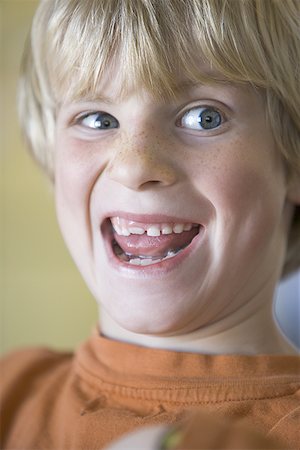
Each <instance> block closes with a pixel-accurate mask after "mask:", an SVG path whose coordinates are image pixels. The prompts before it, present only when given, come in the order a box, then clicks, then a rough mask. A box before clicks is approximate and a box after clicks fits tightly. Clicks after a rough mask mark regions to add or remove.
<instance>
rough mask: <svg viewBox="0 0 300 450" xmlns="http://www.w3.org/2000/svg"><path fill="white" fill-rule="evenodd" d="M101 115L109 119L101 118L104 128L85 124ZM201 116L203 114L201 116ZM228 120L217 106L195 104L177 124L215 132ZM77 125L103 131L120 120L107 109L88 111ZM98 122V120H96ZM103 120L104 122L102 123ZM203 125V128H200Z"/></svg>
mask: <svg viewBox="0 0 300 450" xmlns="http://www.w3.org/2000/svg"><path fill="white" fill-rule="evenodd" d="M197 110H198V111H200V112H199V113H198V114H195V112H196V111H197ZM207 111H210V112H209V113H208V114H206V115H205V112H207ZM190 113H192V115H191V117H188V115H189V114H190ZM101 115H103V116H104V117H105V116H106V117H107V119H106V120H102V121H100V120H99V124H100V126H101V124H103V125H104V128H96V127H95V128H94V127H89V126H87V125H84V123H83V121H84V120H85V119H88V118H91V117H92V116H98V117H100V116H101ZM200 116H202V117H201V118H200ZM184 120H186V124H185V125H182V122H183V121H184ZM226 121H227V119H226V117H225V115H224V114H223V113H222V112H221V111H220V110H219V109H218V108H216V107H215V106H211V105H196V106H193V107H191V108H189V109H187V110H185V111H183V112H181V113H180V116H179V117H178V118H177V119H176V121H175V125H176V126H177V127H179V128H183V129H187V130H191V131H192V132H196V133H197V132H198V133H199V132H205V133H213V132H215V131H216V130H219V129H220V128H221V127H222V125H224V123H225V122H226ZM74 122H75V125H79V126H81V127H84V128H85V129H87V130H92V131H103V130H111V129H116V128H119V126H120V124H119V121H118V120H117V119H116V118H115V117H114V116H112V115H111V114H109V113H107V112H105V111H91V112H87V113H84V114H82V115H80V116H79V117H76V118H75V121H74ZM94 122H96V120H95V121H94ZM101 122H102V123H101ZM111 124H113V125H115V126H114V127H113V128H110V127H109V125H111ZM187 124H188V125H190V126H186V125H187ZM202 124H203V125H205V124H206V125H208V126H207V128H203V126H202ZM211 124H213V125H215V126H210V125H211ZM199 127H201V128H199Z"/></svg>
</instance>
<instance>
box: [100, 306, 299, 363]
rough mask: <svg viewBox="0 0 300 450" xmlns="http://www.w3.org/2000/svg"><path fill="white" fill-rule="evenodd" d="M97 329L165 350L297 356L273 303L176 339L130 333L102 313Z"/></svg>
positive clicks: (245, 311) (124, 340) (241, 312)
mask: <svg viewBox="0 0 300 450" xmlns="http://www.w3.org/2000/svg"><path fill="white" fill-rule="evenodd" d="M100 329H101V332H102V334H103V335H104V336H106V337H108V338H111V339H114V340H119V341H123V342H129V343H132V344H137V345H142V346H145V347H152V348H161V349H166V350H175V351H185V352H195V353H204V354H248V355H255V354H289V355H293V354H294V355H296V354H298V352H297V349H296V347H294V346H293V345H292V344H290V343H289V342H288V340H287V339H286V338H285V337H284V336H283V334H282V333H281V331H280V330H279V327H278V326H277V324H276V321H275V318H274V313H273V308H272V303H271V302H270V303H269V304H265V305H264V306H263V307H260V308H256V309H254V310H251V305H245V307H243V308H240V309H239V310H238V311H236V312H235V313H234V314H232V315H231V316H230V317H228V318H226V317H225V318H224V319H222V320H220V321H219V322H217V323H215V324H212V325H209V326H207V327H204V328H201V329H199V330H196V331H193V332H191V333H187V334H181V335H176V336H152V335H146V334H139V333H133V332H131V331H128V330H126V329H124V328H122V327H120V326H119V325H118V324H117V323H116V322H114V321H113V319H111V318H110V317H109V316H108V315H107V313H106V312H105V311H101V314H100Z"/></svg>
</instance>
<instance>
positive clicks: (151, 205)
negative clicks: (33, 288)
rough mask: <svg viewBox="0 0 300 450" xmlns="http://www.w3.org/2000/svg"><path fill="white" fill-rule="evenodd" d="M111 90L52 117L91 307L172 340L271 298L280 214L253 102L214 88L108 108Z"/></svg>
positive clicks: (279, 180)
mask: <svg viewBox="0 0 300 450" xmlns="http://www.w3.org/2000/svg"><path fill="white" fill-rule="evenodd" d="M118 83H119V82H118V81H117V79H116V80H115V81H114V82H113V83H112V84H109V83H106V84H105V86H102V87H101V92H102V94H103V96H101V97H100V96H99V98H98V99H92V100H91V99H90V100H82V101H76V102H69V103H68V102H66V103H64V104H63V105H62V106H61V108H60V109H59V112H58V117H57V133H56V144H55V180H56V182H55V183H56V184H55V188H56V205H57V213H58V219H59V223H60V226H61V230H62V233H63V235H64V238H65V241H66V243H67V245H68V247H69V250H70V252H71V254H72V256H73V258H74V260H75V262H76V264H77V266H78V268H79V270H80V271H81V273H82V275H83V276H84V278H85V280H86V282H87V284H88V286H89V287H90V289H91V291H92V293H93V294H94V296H95V297H96V299H97V301H98V302H99V303H100V304H101V305H102V306H103V307H104V308H105V310H106V311H107V312H108V314H109V315H110V316H111V317H112V318H113V319H114V320H115V321H116V322H117V323H119V324H120V325H121V326H122V327H124V328H125V329H127V330H130V331H135V332H140V333H149V334H176V333H183V332H186V331H191V330H195V329H197V328H200V327H204V326H206V325H209V324H211V323H212V322H215V321H217V320H219V319H221V318H223V317H225V316H227V315H228V314H231V313H232V312H233V311H235V310H237V309H238V308H240V307H242V306H243V305H245V304H246V303H248V302H251V301H253V302H255V301H256V300H257V298H259V297H260V296H261V295H262V294H263V293H264V294H265V295H266V294H268V295H272V289H273V288H274V285H275V283H276V280H277V278H278V276H279V275H280V270H281V266H282V263H283V258H284V252H285V243H286V233H287V229H288V216H289V214H288V211H287V209H288V206H287V202H286V182H285V175H284V171H283V167H282V163H281V160H280V156H279V152H278V151H277V150H276V148H275V144H274V141H273V138H272V134H271V131H270V129H269V127H268V125H267V123H266V119H265V111H264V107H263V101H262V98H261V96H260V95H259V94H258V92H257V91H255V90H254V89H253V88H250V87H246V86H243V87H241V86H237V85H233V84H229V83H224V82H223V83H222V82H220V83H215V84H212V85H194V86H190V87H185V88H183V90H182V94H181V96H180V97H179V98H178V99H177V100H176V101H174V102H169V103H166V102H163V101H162V102H159V101H158V100H155V99H153V98H152V97H151V96H150V95H148V94H147V93H146V92H144V91H139V92H135V91H134V90H133V91H132V92H131V93H130V95H128V96H127V97H126V98H124V99H121V100H120V98H116V97H114V93H115V92H116V87H118ZM104 96H105V97H104ZM112 224H113V225H114V228H115V230H114V229H113V227H112ZM130 232H131V233H132V234H130ZM128 235H129V236H128Z"/></svg>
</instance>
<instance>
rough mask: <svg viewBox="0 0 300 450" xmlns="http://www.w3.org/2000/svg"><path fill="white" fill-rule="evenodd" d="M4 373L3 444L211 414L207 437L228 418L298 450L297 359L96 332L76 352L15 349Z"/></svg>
mask: <svg viewBox="0 0 300 450" xmlns="http://www.w3.org/2000/svg"><path fill="white" fill-rule="evenodd" d="M0 370H1V372H0V377H1V409H2V411H1V449H15V450H16V449H24V450H25V449H28V450H29V449H30V450H33V449H39V450H43V449H51V450H62V449H72V450H77V449H82V450H92V449H101V448H103V447H104V446H105V445H107V444H108V443H110V442H111V441H112V440H114V439H116V438H117V437H119V436H121V435H122V434H124V433H126V432H128V431H132V430H134V429H136V428H137V427H141V426H144V425H155V424H178V423H181V422H182V421H183V422H185V421H186V419H187V417H188V418H189V417H190V415H191V414H192V415H193V414H194V418H197V417H200V418H201V417H203V416H201V415H203V414H206V415H207V417H208V420H207V421H206V419H205V418H204V419H203V420H201V419H199V427H198V428H199V430H200V431H199V433H200V434H202V435H207V436H209V429H208V428H207V427H212V430H213V432H212V433H211V434H214V435H216V431H217V429H218V426H219V425H218V423H219V422H218V421H219V418H221V419H222V417H224V418H226V423H229V424H232V430H233V431H232V432H233V433H234V429H235V428H236V427H237V426H239V425H240V424H241V426H242V427H243V425H246V427H247V426H250V427H252V428H253V429H255V430H256V431H257V432H258V433H261V434H262V435H264V436H268V438H270V439H272V438H274V439H275V441H277V442H278V443H279V442H281V443H282V447H281V448H286V449H297V448H300V434H299V430H300V427H299V418H300V402H299V399H300V358H298V357H297V356H273V355H257V356H244V355H203V354H196V353H185V352H175V351H167V350H159V349H151V348H145V347H141V346H138V345H132V344H127V343H122V342H118V341H114V340H110V339H106V338H104V337H102V336H99V335H98V333H97V332H95V333H94V334H93V335H92V336H91V337H90V339H89V340H88V341H86V342H85V343H84V344H83V345H81V346H80V347H79V349H78V350H77V352H76V353H75V354H74V355H72V354H69V353H58V352H53V351H50V350H47V349H31V350H24V351H20V352H14V353H12V354H10V355H8V356H6V357H5V358H4V359H3V360H2V364H1V368H0ZM199 414H200V416H198V415H199ZM205 417H206V416H205ZM215 417H217V421H216V423H215V424H214V418H215ZM189 420H190V422H189ZM189 420H188V421H187V426H188V427H189V426H190V427H191V424H193V419H189ZM201 426H202V428H201ZM196 428H197V427H196ZM192 434H193V433H192ZM220 434H222V433H220ZM193 439H195V436H194V437H193ZM270 442H271V441H270ZM193 445H194V444H193ZM201 445H202V444H200V440H199V447H197V448H203V447H201ZM205 445H206V447H207V448H222V444H221V443H220V444H219V447H218V446H213V447H209V445H210V444H209V443H207V442H206V444H205ZM214 445H215V444H214ZM253 445H254V444H253ZM258 445H259V444H258ZM189 448H192V447H189ZM226 448H230V447H226ZM249 448H250V447H249ZM251 448H252V447H251ZM253 448H254V447H253ZM255 448H262V447H259V446H257V447H255Z"/></svg>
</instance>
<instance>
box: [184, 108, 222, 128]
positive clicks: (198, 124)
mask: <svg viewBox="0 0 300 450" xmlns="http://www.w3.org/2000/svg"><path fill="white" fill-rule="evenodd" d="M222 122H223V118H222V115H221V113H220V112H219V111H218V110H217V109H215V108H212V107H208V106H204V107H197V108H192V109H190V110H189V111H187V112H186V113H185V114H184V115H183V117H182V118H181V119H180V123H179V125H180V126H181V127H183V128H190V129H192V130H200V131H201V130H214V129H216V128H218V127H219V126H220V125H221V124H222Z"/></svg>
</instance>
